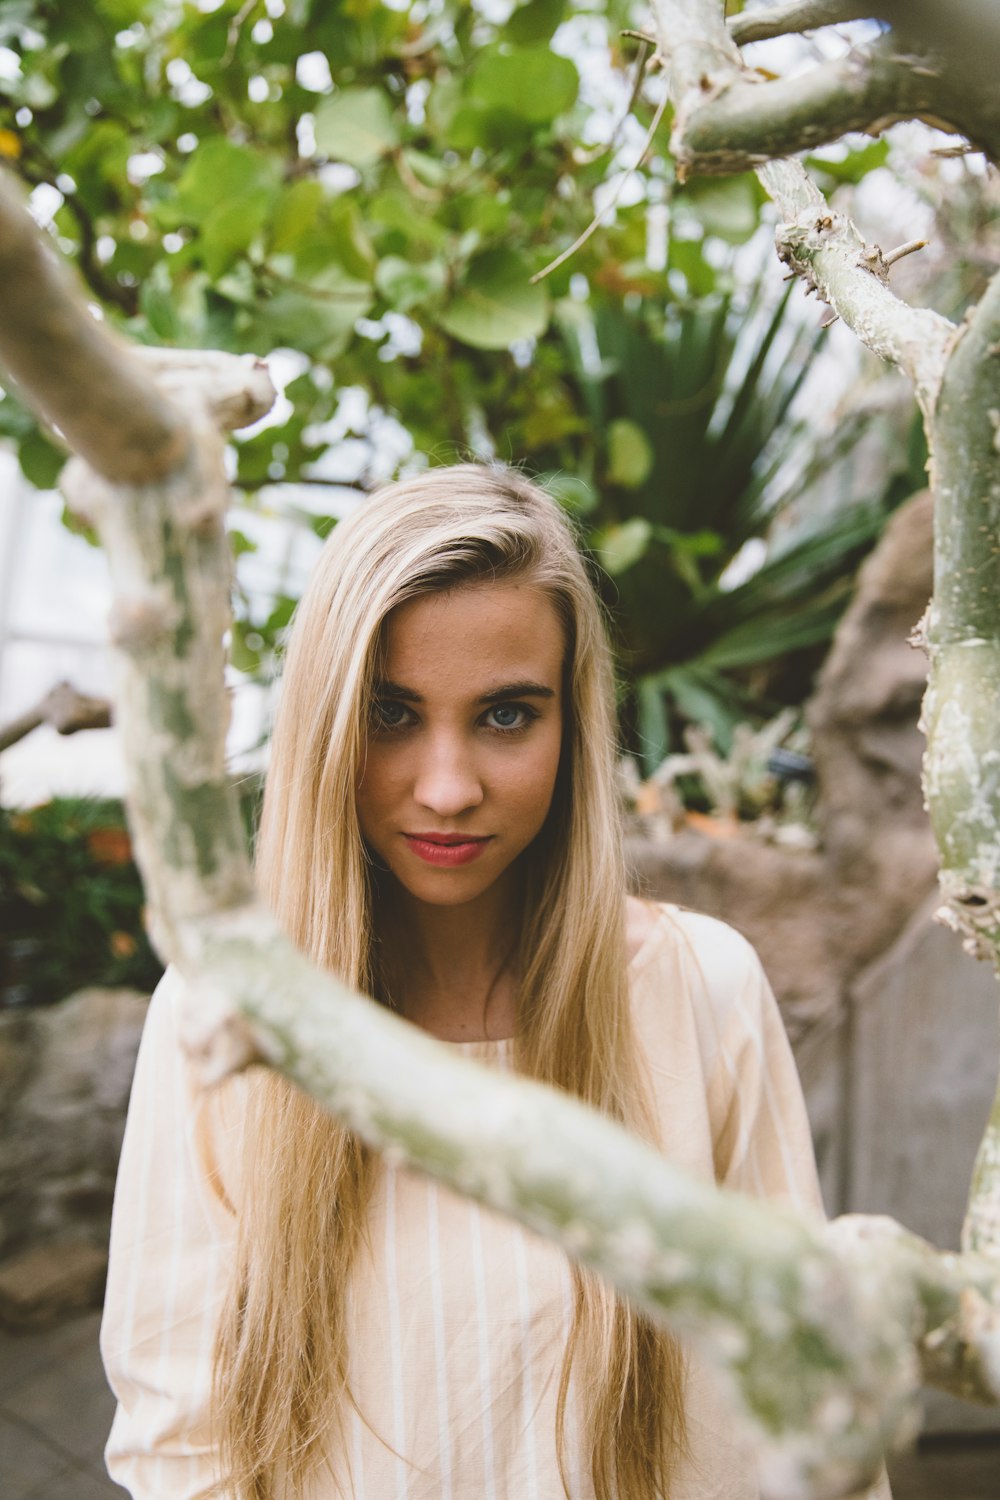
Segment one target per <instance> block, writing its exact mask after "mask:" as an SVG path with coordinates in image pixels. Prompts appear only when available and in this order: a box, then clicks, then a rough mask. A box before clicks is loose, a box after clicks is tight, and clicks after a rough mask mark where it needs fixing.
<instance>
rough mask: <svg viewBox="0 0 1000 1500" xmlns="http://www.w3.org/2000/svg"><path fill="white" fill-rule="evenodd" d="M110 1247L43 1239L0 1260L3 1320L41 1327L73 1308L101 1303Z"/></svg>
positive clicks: (18, 1325)
mask: <svg viewBox="0 0 1000 1500" xmlns="http://www.w3.org/2000/svg"><path fill="white" fill-rule="evenodd" d="M107 1268H108V1257H107V1252H106V1251H104V1250H102V1249H100V1248H99V1247H98V1246H96V1245H90V1244H86V1243H83V1242H78V1243H75V1244H63V1245H42V1246H36V1247H35V1248H34V1249H31V1250H25V1251H23V1252H22V1253H21V1254H20V1255H16V1256H13V1257H12V1258H11V1259H10V1260H6V1261H3V1262H2V1263H0V1324H2V1325H3V1326H4V1327H5V1328H9V1329H13V1330H15V1331H17V1330H20V1329H24V1328H41V1327H44V1326H45V1325H46V1324H49V1323H55V1322H57V1321H58V1320H59V1319H60V1318H63V1317H65V1316H66V1315H67V1314H69V1313H73V1312H82V1311H83V1310H84V1309H86V1308H90V1307H99V1306H100V1305H101V1300H102V1298H103V1296H104V1280H105V1276H106V1273H107Z"/></svg>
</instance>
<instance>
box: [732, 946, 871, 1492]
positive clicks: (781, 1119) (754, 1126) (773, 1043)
mask: <svg viewBox="0 0 1000 1500" xmlns="http://www.w3.org/2000/svg"><path fill="white" fill-rule="evenodd" d="M732 939H733V942H732V944H731V947H732V948H733V950H734V957H735V962H734V963H732V962H731V965H730V975H729V993H728V995H727V996H721V995H718V994H716V995H713V1008H714V1009H715V1010H716V1012H717V1013H719V1010H720V1006H721V1007H722V1010H721V1013H722V1015H723V1016H724V1018H725V1019H724V1022H723V1024H722V1026H721V1027H720V1032H719V1047H718V1056H717V1059H716V1075H715V1078H714V1079H713V1085H714V1087H713V1090H712V1097H713V1098H714V1099H715V1100H716V1101H718V1102H719V1103H721V1104H722V1107H721V1108H719V1103H717V1108H718V1115H717V1120H718V1125H717V1127H716V1129H715V1131H714V1143H715V1159H716V1171H717V1175H718V1177H719V1181H720V1183H721V1184H722V1185H723V1186H725V1187H727V1188H732V1189H734V1190H735V1191H736V1192H742V1193H749V1194H751V1195H752V1196H754V1197H760V1198H775V1199H779V1200H784V1201H785V1202H788V1203H790V1204H791V1205H792V1206H793V1207H795V1208H797V1209H798V1210H800V1211H801V1212H804V1213H808V1214H818V1215H822V1213H823V1200H822V1197H821V1195H820V1187H819V1179H818V1176H817V1173H816V1159H815V1155H814V1152H813V1145H812V1136H811V1133H810V1129H809V1119H808V1116H807V1114H806V1107H805V1100H804V1099H803V1097H802V1086H801V1084H800V1082H799V1075H798V1070H797V1069H796V1066H795V1059H794V1057H793V1056H792V1049H791V1046H790V1045H789V1041H788V1036H787V1033H786V1031H785V1025H784V1022H783V1021H782V1019H781V1013H780V1011H779V1010H778V1004H777V1001H776V1000H775V998H774V993H773V991H772V990H771V986H770V984H769V983H768V981H767V977H766V975H765V973H764V969H763V967H762V965H761V962H760V959H759V958H758V957H757V954H756V952H755V951H754V949H753V948H752V947H751V946H750V944H749V943H747V942H746V941H745V940H744V939H743V938H741V937H739V936H738V935H737V934H735V933H732ZM856 1500H892V1497H891V1495H890V1491H889V1481H888V1479H887V1477H886V1475H885V1472H884V1471H883V1473H882V1474H881V1475H880V1477H879V1480H878V1482H877V1483H876V1484H875V1485H874V1486H873V1487H872V1489H871V1490H868V1491H866V1493H865V1494H864V1495H863V1496H857V1497H856Z"/></svg>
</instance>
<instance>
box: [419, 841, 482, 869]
mask: <svg viewBox="0 0 1000 1500" xmlns="http://www.w3.org/2000/svg"><path fill="white" fill-rule="evenodd" d="M403 837H404V839H405V840H406V842H407V845H408V847H409V848H410V849H412V850H413V852H414V854H416V855H417V857H418V858H419V859H422V860H424V861H425V863H426V864H429V865H439V866H442V867H444V868H446V869H447V868H451V867H452V866H454V865H467V864H469V863H470V861H472V860H474V859H478V858H479V856H480V854H482V852H483V850H484V849H485V848H486V845H487V844H488V843H489V841H490V838H491V837H492V835H488V836H487V837H486V838H470V836H469V835H468V834H466V833H404V834H403Z"/></svg>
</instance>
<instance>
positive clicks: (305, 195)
mask: <svg viewBox="0 0 1000 1500" xmlns="http://www.w3.org/2000/svg"><path fill="white" fill-rule="evenodd" d="M322 202H323V188H322V185H321V184H320V183H318V182H316V181H315V179H313V178H308V177H306V178H302V179H300V181H298V182H293V183H292V184H291V185H290V186H289V187H286V188H284V189H283V191H282V194H281V197H280V198H279V200H278V206H277V208H276V209H275V213H274V218H273V220H272V223H271V237H270V244H271V249H272V250H274V251H278V252H280V251H282V250H294V248H295V246H296V245H297V244H298V242H299V241H300V240H301V239H302V237H303V235H305V234H307V233H308V232H309V230H311V229H312V228H313V227H314V225H315V223H316V220H317V218H318V217H319V211H320V206H321V204H322Z"/></svg>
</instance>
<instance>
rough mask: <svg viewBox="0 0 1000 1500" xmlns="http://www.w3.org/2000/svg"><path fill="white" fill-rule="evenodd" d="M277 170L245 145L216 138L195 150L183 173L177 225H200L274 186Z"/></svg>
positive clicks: (175, 206) (176, 208)
mask: <svg viewBox="0 0 1000 1500" xmlns="http://www.w3.org/2000/svg"><path fill="white" fill-rule="evenodd" d="M275 179H276V172H275V167H274V166H273V164H272V163H271V162H270V161H268V160H267V159H266V158H265V157H262V156H260V155H259V154H258V153H257V152H255V151H250V150H248V149H247V147H245V146H236V145H234V144H233V142H232V141H228V140H226V138H225V137H224V136H213V137H212V139H211V140H208V141H205V142H203V143H202V145H200V146H198V147H196V149H195V150H194V152H193V153H192V155H191V158H190V160H189V161H188V164H187V166H186V167H185V169H184V171H183V173H182V174H181V180H180V182H179V183H178V184H177V192H176V194H175V197H174V202H173V204H172V205H171V210H172V214H173V216H174V217H175V218H176V220H177V222H179V223H184V222H190V223H193V224H200V223H201V222H202V221H203V220H204V219H207V218H208V217H209V216H210V215H211V214H213V213H216V212H217V211H218V210H219V209H221V208H224V207H225V206H227V204H229V203H233V202H236V201H237V200H239V199H242V198H245V197H247V196H248V195H249V194H251V193H255V192H256V191H257V190H258V189H260V188H263V187H268V188H270V187H272V186H273V185H274V182H275Z"/></svg>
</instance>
